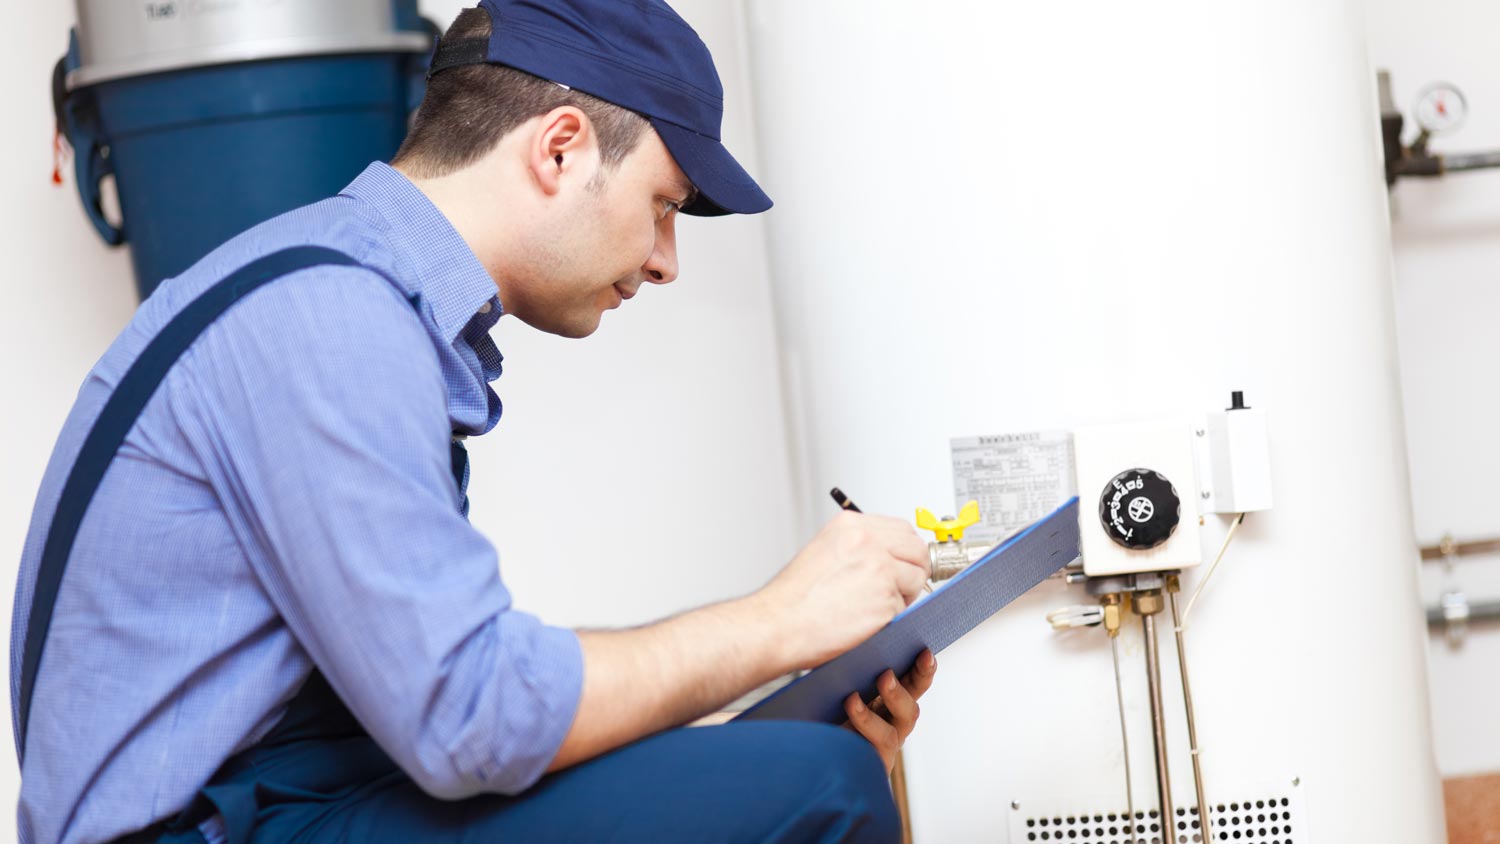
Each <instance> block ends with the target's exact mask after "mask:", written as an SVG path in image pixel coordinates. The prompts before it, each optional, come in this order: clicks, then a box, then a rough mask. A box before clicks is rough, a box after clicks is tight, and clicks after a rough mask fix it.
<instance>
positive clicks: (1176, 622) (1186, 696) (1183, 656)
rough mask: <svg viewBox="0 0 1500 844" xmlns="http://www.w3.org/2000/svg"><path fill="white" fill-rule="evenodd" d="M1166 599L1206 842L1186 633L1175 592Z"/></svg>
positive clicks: (1205, 802) (1205, 805) (1201, 830)
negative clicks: (1174, 639)
mask: <svg viewBox="0 0 1500 844" xmlns="http://www.w3.org/2000/svg"><path fill="white" fill-rule="evenodd" d="M1167 598H1168V599H1169V600H1170V601H1171V602H1172V629H1173V630H1175V631H1176V632H1177V667H1178V669H1180V670H1181V672H1182V702H1183V704H1184V705H1185V707H1186V708H1187V727H1188V746H1189V748H1190V749H1191V750H1192V754H1193V788H1194V789H1195V790H1196V792H1197V794H1198V832H1199V833H1200V834H1202V836H1203V840H1204V841H1207V840H1208V834H1209V825H1208V800H1206V799H1205V798H1204V796H1203V766H1202V764H1201V763H1200V762H1199V761H1198V724H1197V721H1196V719H1195V718H1194V717H1193V688H1192V686H1191V685H1189V684H1188V664H1187V643H1186V642H1185V637H1186V634H1187V631H1185V630H1183V629H1182V620H1181V619H1180V618H1178V616H1177V592H1176V590H1168V592H1167Z"/></svg>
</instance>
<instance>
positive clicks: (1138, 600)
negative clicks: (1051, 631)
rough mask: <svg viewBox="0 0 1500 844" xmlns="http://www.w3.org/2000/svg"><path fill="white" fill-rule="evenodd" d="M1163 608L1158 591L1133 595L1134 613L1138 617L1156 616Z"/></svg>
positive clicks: (1149, 590)
mask: <svg viewBox="0 0 1500 844" xmlns="http://www.w3.org/2000/svg"><path fill="white" fill-rule="evenodd" d="M1165 606H1166V604H1165V603H1164V602H1163V601H1162V597H1161V590H1160V589H1147V590H1145V591H1143V592H1137V593H1135V611H1136V613H1138V614H1140V615H1156V614H1157V613H1159V612H1161V611H1162V608H1163V607H1165Z"/></svg>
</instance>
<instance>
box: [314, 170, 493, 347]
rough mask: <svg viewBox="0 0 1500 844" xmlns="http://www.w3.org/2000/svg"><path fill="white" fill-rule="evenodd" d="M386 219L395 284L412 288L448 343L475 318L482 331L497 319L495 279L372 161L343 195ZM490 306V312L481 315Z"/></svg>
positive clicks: (413, 191) (402, 180)
mask: <svg viewBox="0 0 1500 844" xmlns="http://www.w3.org/2000/svg"><path fill="white" fill-rule="evenodd" d="M341 195H342V196H348V197H351V198H353V199H356V200H359V201H360V202H363V203H365V204H366V205H368V206H369V207H370V208H372V209H373V210H374V211H375V213H377V214H378V215H379V216H380V217H381V218H383V219H384V221H385V223H386V225H387V227H388V229H389V234H390V243H391V245H392V248H393V249H394V250H395V251H396V260H397V263H398V267H397V269H398V271H399V273H400V275H401V278H400V279H399V280H400V281H401V282H403V283H405V284H409V285H411V286H412V288H413V289H412V291H411V292H412V293H415V294H417V295H419V296H420V297H421V298H422V300H423V301H424V302H425V303H426V305H427V307H428V308H429V309H430V310H431V312H432V319H433V323H434V324H435V325H436V326H437V328H438V331H439V332H441V334H442V336H443V337H444V338H445V339H446V340H448V341H450V342H451V341H454V340H456V339H457V338H458V337H459V335H460V334H461V333H462V332H463V330H464V327H465V326H466V325H468V324H469V322H470V320H473V319H475V317H476V315H479V317H480V320H479V321H481V322H483V323H485V326H484V328H485V330H486V331H487V330H488V329H489V328H491V327H493V326H494V324H495V323H496V322H497V321H499V319H500V299H499V297H498V296H497V295H496V290H495V282H494V279H492V278H490V274H489V273H488V272H486V271H485V269H484V266H483V265H482V264H480V263H479V259H478V258H477V257H476V256H475V255H474V250H472V249H470V248H469V244H468V243H466V242H465V241H464V239H463V237H461V236H460V235H459V233H458V230H457V229H455V228H453V224H452V223H450V222H448V218H447V217H445V216H443V212H441V211H439V210H438V208H437V206H436V205H433V204H432V200H430V199H428V198H427V195H426V194H424V193H422V191H421V190H420V189H418V188H417V186H416V185H414V184H412V183H411V180H409V179H407V178H406V177H405V176H404V175H402V174H401V173H400V172H399V171H397V170H396V169H395V168H393V167H391V166H389V165H387V164H384V163H382V162H379V161H376V162H373V163H371V164H370V166H368V167H366V168H365V171H364V172H363V173H360V174H359V177H358V178H356V179H355V180H354V181H353V182H350V183H349V186H348V187H346V188H344V190H343V191H342V192H341ZM485 305H489V306H490V308H489V312H488V313H486V314H482V315H480V314H479V310H480V308H482V307H484V306H485Z"/></svg>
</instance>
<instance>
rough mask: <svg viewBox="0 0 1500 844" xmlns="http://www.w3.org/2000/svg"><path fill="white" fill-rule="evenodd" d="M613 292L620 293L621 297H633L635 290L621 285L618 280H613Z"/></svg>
mask: <svg viewBox="0 0 1500 844" xmlns="http://www.w3.org/2000/svg"><path fill="white" fill-rule="evenodd" d="M615 292H616V293H618V294H620V298H621V299H634V298H635V291H634V290H631V289H630V288H628V287H621V286H620V283H619V282H618V281H617V282H615Z"/></svg>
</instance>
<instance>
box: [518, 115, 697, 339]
mask: <svg viewBox="0 0 1500 844" xmlns="http://www.w3.org/2000/svg"><path fill="white" fill-rule="evenodd" d="M592 154H593V155H594V159H593V162H594V165H595V166H594V169H593V171H592V175H591V176H589V178H588V179H587V181H583V180H579V179H576V178H575V180H574V181H573V182H572V184H571V185H570V186H569V188H568V189H567V190H565V191H563V192H560V194H559V196H558V197H557V200H558V202H559V203H560V204H559V206H558V208H557V213H556V214H549V215H548V216H549V218H550V220H549V224H548V225H547V226H545V237H542V238H539V239H537V240H534V241H533V243H532V248H531V249H530V250H529V251H530V252H531V256H530V257H531V260H529V261H528V262H527V263H528V264H529V265H530V267H529V269H530V272H529V273H528V274H529V275H530V276H531V277H530V278H528V279H526V280H525V281H524V288H525V293H524V298H523V299H522V300H520V301H517V302H516V303H515V306H514V307H513V306H511V305H510V304H507V310H509V311H510V312H511V313H514V314H515V315H516V316H518V317H520V318H521V319H522V320H523V321H524V322H526V323H528V324H530V325H532V326H533V327H536V328H539V329H541V330H543V331H547V332H549V333H552V334H558V335H561V336H564V337H587V336H588V335H590V334H592V333H594V331H595V330H596V329H597V328H598V327H599V320H600V318H601V317H602V316H603V315H604V312H605V311H607V310H610V309H612V308H617V307H619V306H620V304H621V303H622V302H623V301H624V300H626V299H629V298H631V297H633V296H634V295H635V294H636V292H637V291H638V290H639V289H640V288H641V286H642V285H644V284H646V283H651V284H667V283H668V282H671V281H672V280H673V279H675V278H677V243H676V231H675V226H676V217H677V208H678V207H679V206H681V205H682V204H683V203H684V202H685V201H686V200H687V199H688V198H689V196H690V194H691V193H692V186H691V184H690V183H689V182H688V180H687V177H686V176H684V175H683V173H682V170H681V169H679V168H678V166H677V164H676V162H675V161H673V159H672V156H671V154H670V153H669V152H667V148H666V146H665V145H663V144H662V142H661V138H659V137H658V136H657V134H656V133H655V132H653V131H650V130H647V132H646V133H645V135H644V136H643V137H642V138H641V140H640V142H639V143H638V144H637V146H636V148H635V149H634V150H633V151H631V153H630V154H629V155H627V156H626V157H625V159H624V160H623V161H621V162H620V163H619V165H618V166H616V167H615V168H613V169H610V170H605V169H603V168H600V167H599V166H598V156H597V152H594V153H592Z"/></svg>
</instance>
